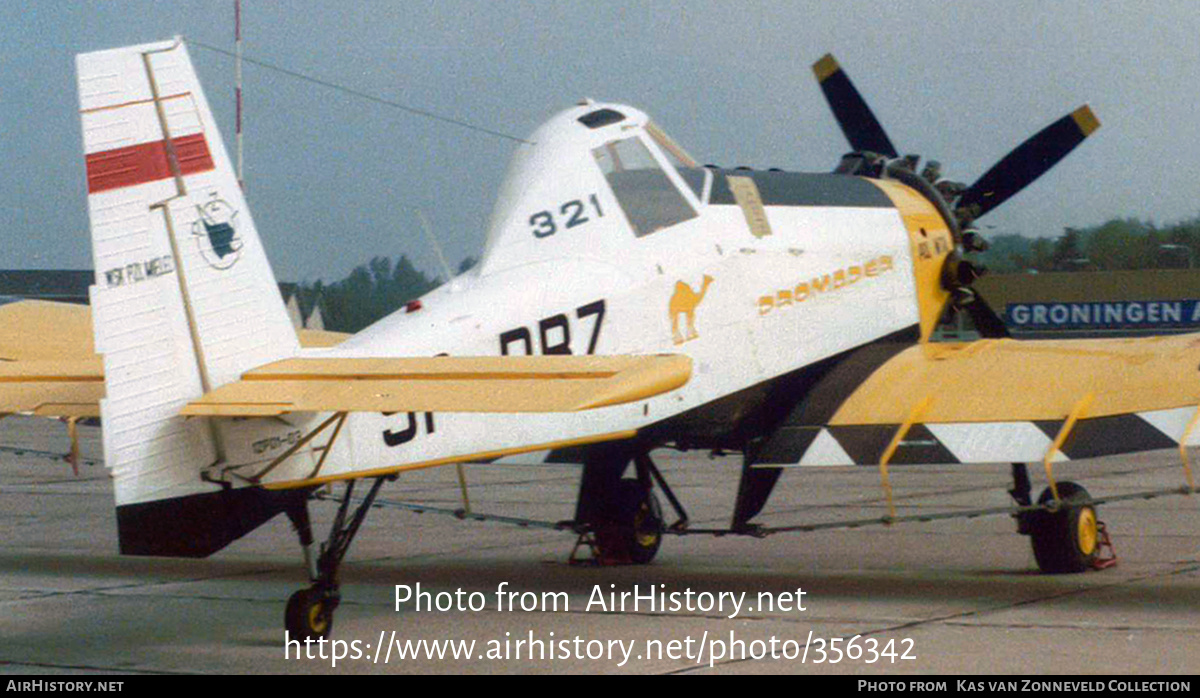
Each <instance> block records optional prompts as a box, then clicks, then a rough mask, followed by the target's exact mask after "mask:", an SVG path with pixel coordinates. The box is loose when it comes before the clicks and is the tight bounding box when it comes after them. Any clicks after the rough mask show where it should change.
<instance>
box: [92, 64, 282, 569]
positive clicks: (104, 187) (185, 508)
mask: <svg viewBox="0 0 1200 698" xmlns="http://www.w3.org/2000/svg"><path fill="white" fill-rule="evenodd" d="M76 67H77V72H78V86H79V102H80V115H81V120H82V124H83V146H84V153H85V157H86V163H87V190H88V214H89V216H90V218H91V233H92V245H93V259H94V263H95V269H96V282H95V285H94V286H92V289H91V303H92V311H93V318H94V327H95V339H96V351H97V353H100V354H102V355H103V357H104V369H105V388H106V398H105V399H104V400H103V401H102V403H101V415H102V418H103V420H104V451H105V460H106V463H107V465H108V466H109V467H110V468H111V470H112V474H113V482H114V489H115V496H116V503H117V520H118V528H119V533H120V539H121V550H122V552H124V553H128V554H152V555H207V554H209V553H211V552H213V551H214V550H217V549H219V548H221V547H223V546H224V545H226V544H227V543H228V542H229V541H231V540H233V539H235V538H237V537H239V536H241V535H243V534H245V533H246V532H248V531H249V530H251V529H253V528H254V527H256V526H257V525H259V524H260V523H262V522H263V521H265V520H266V519H267V518H270V517H271V516H273V515H274V514H276V513H278V512H279V511H280V510H281V508H282V507H283V506H284V505H285V504H286V502H288V501H291V499H294V496H291V497H289V496H287V495H271V494H269V493H264V492H262V491H260V490H258V489H256V488H250V489H228V488H225V489H223V488H222V487H220V486H218V485H217V484H214V483H211V482H207V481H205V479H204V474H205V472H206V471H207V469H209V468H212V467H216V466H219V465H220V464H221V463H223V462H225V461H226V455H227V454H226V453H225V452H224V451H225V445H224V443H223V442H224V441H225V438H224V433H223V432H224V430H227V429H229V428H233V427H236V426H237V425H231V424H229V423H225V424H221V423H218V422H216V421H215V420H210V419H190V420H189V419H184V418H181V417H179V416H177V415H178V414H179V410H180V408H182V407H183V406H184V405H185V404H187V402H189V401H191V400H193V399H195V398H197V397H199V396H200V395H202V394H203V393H205V392H207V391H209V390H212V389H214V388H217V387H219V386H221V385H223V384H225V383H228V382H230V381H232V380H236V379H237V378H238V377H239V375H240V374H241V373H242V372H243V371H245V370H247V369H250V368H252V367H254V366H259V365H262V364H265V363H268V362H270V361H274V360H277V359H280V358H284V357H288V356H292V355H294V354H296V353H297V350H298V343H297V340H296V333H295V330H294V329H293V328H292V325H291V323H290V321H289V320H288V317H287V312H286V310H285V308H284V304H283V301H282V299H281V298H280V294H279V289H278V286H277V285H276V282H275V276H274V274H273V273H272V271H271V267H270V264H269V263H268V261H267V258H266V255H265V253H264V251H263V248H262V244H261V241H260V240H259V237H258V233H257V232H256V230H255V227H254V222H253V221H252V219H251V217H250V212H249V210H247V207H246V202H245V200H244V198H243V197H242V192H241V188H240V186H239V185H238V181H237V177H236V175H235V173H234V171H233V168H232V166H231V165H230V162H229V157H228V155H227V154H226V152H225V147H224V144H223V143H222V141H221V136H220V134H219V133H218V132H217V128H216V125H215V122H214V120H213V115H212V112H211V111H210V109H209V106H208V103H207V101H206V100H205V98H204V94H203V92H202V91H201V89H200V83H199V81H198V80H197V78H196V73H195V70H194V69H193V67H192V63H191V60H190V58H189V56H188V53H187V49H186V48H185V47H184V45H183V44H182V42H181V41H179V40H176V41H170V42H162V43H157V44H146V45H141V46H131V47H126V48H121V49H116V50H111V51H101V52H96V53H88V54H81V55H79V56H78V57H77V58H76ZM262 428H263V429H268V430H269V429H272V428H273V429H285V428H290V427H287V426H286V425H279V426H275V427H270V426H263V427H262ZM243 440H244V439H243Z"/></svg>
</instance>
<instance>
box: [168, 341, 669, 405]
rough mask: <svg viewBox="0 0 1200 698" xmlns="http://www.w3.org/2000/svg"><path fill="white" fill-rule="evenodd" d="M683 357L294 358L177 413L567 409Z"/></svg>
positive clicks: (665, 385) (642, 381)
mask: <svg viewBox="0 0 1200 698" xmlns="http://www.w3.org/2000/svg"><path fill="white" fill-rule="evenodd" d="M690 376H691V359H689V358H688V357H686V356H678V355H660V356H488V357H450V356H440V357H434V358H380V359H355V358H295V359H285V360H282V361H277V362H274V363H272V364H268V365H266V366H263V367H260V368H256V369H254V370H251V371H248V372H246V373H245V374H243V375H242V378H241V380H238V381H234V382H232V383H228V384H226V385H223V386H221V387H219V388H217V389H215V390H213V391H211V392H209V393H206V394H205V395H204V396H202V397H201V398H199V399H198V400H193V401H192V402H191V403H189V404H188V405H187V406H186V407H185V408H184V409H183V414H185V415H193V416H196V415H203V416H273V415H280V414H285V413H288V412H414V411H415V412H572V411H576V410H583V409H591V408H595V407H603V406H605V405H615V404H619V403H623V402H630V401H633V400H639V399H643V398H647V397H652V396H654V395H658V394H660V393H664V392H667V391H669V390H674V389H675V388H678V387H680V386H682V385H683V384H684V383H686V382H687V381H688V378H689V377H690Z"/></svg>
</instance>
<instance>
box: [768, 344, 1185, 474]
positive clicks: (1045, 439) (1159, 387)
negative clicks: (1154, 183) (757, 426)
mask: <svg viewBox="0 0 1200 698" xmlns="http://www.w3.org/2000/svg"><path fill="white" fill-rule="evenodd" d="M853 363H854V362H846V364H847V369H846V371H845V372H844V373H843V374H842V375H832V374H831V376H830V379H829V380H827V381H825V383H826V385H825V386H818V387H817V388H816V389H815V390H814V391H813V392H814V393H815V392H820V391H821V389H822V388H827V389H826V390H825V391H824V395H823V396H822V397H823V404H822V405H821V406H820V407H818V408H814V405H813V404H807V405H805V404H801V405H799V406H798V407H797V409H796V410H795V411H794V412H793V414H792V415H791V416H790V417H789V418H788V419H787V420H786V421H785V424H784V426H783V428H781V429H779V430H778V431H777V432H776V433H775V434H774V435H772V437H771V438H770V439H769V440H768V443H767V444H766V446H765V447H764V449H763V450H762V453H761V455H760V457H759V459H758V464H761V465H780V466H783V465H850V464H878V463H880V462H890V463H995V462H1030V461H1039V460H1043V459H1044V458H1053V459H1064V458H1065V459H1073V458H1090V457H1095V456H1100V455H1110V454H1116V453H1129V452H1134V451H1145V450H1153V449H1161V448H1171V447H1175V446H1178V445H1179V444H1180V443H1184V444H1191V443H1193V442H1197V443H1200V438H1197V434H1196V433H1195V432H1197V431H1200V430H1197V429H1195V425H1196V422H1197V421H1198V420H1197V415H1198V414H1200V372H1198V370H1197V369H1198V367H1200V334H1188V335H1174V336H1169V337H1146V338H1136V339H1134V338H1122V339H1072V340H1036V341H1029V340H1027V341H1021V340H1012V339H988V340H980V341H976V342H970V343H961V344H959V343H955V344H925V345H918V346H913V347H910V348H908V349H906V350H904V351H901V352H899V353H898V354H896V355H895V356H893V357H891V358H890V359H888V360H887V361H885V362H883V363H882V364H880V365H878V367H877V368H875V369H874V370H873V371H871V372H870V374H869V375H867V376H865V377H862V376H858V377H855V379H853V380H851V379H849V376H848V375H847V374H848V373H851V372H853V370H854V369H853V367H852V366H851V364H853ZM859 368H860V369H861V366H860V367H859ZM835 374H836V370H835ZM840 386H851V387H850V388H844V387H840Z"/></svg>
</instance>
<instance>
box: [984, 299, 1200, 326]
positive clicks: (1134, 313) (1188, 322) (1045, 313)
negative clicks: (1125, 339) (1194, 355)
mask: <svg viewBox="0 0 1200 698" xmlns="http://www.w3.org/2000/svg"><path fill="white" fill-rule="evenodd" d="M1005 312H1006V314H1007V316H1008V324H1009V326H1010V327H1013V328H1018V329H1023V330H1076V329H1116V328H1130V327H1136V328H1154V327H1164V328H1165V327H1192V326H1200V300H1198V299H1195V298H1192V299H1188V300H1176V301H1105V302H1095V301H1093V302H1091V303H1009V304H1008V306H1007V308H1006V309H1005Z"/></svg>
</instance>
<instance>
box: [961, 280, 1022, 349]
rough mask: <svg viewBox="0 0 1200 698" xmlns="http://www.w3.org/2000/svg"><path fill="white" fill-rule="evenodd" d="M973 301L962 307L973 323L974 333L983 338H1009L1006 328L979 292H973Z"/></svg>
mask: <svg viewBox="0 0 1200 698" xmlns="http://www.w3.org/2000/svg"><path fill="white" fill-rule="evenodd" d="M974 293H975V300H973V301H972V302H970V303H968V304H967V305H966V306H964V308H963V309H964V310H965V311H966V312H967V315H970V316H971V322H973V323H975V331H976V332H978V333H979V336H980V337H985V338H993V337H995V338H1000V337H1009V336H1011V335H1009V333H1008V327H1007V326H1006V325H1005V324H1004V321H1003V320H1001V319H1000V316H999V315H997V314H996V311H995V310H993V309H992V306H991V305H988V302H987V301H986V300H984V298H983V296H982V295H980V293H979V291H974Z"/></svg>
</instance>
